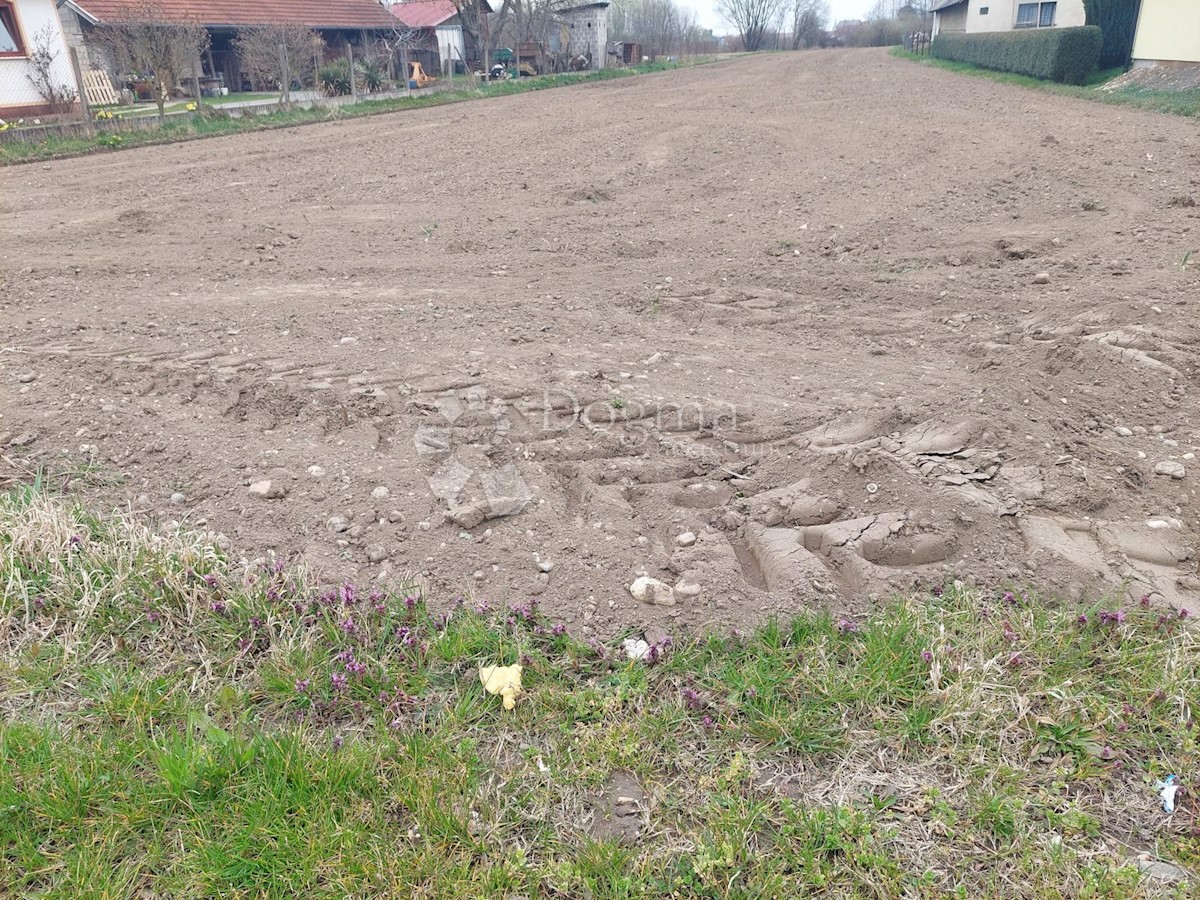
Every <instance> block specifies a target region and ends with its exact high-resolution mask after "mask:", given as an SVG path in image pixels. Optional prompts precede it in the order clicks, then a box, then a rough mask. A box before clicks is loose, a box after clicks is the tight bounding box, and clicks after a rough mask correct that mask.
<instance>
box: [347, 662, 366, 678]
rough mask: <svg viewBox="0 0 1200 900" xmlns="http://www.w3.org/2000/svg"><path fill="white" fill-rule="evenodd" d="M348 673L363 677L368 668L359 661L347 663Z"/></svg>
mask: <svg viewBox="0 0 1200 900" xmlns="http://www.w3.org/2000/svg"><path fill="white" fill-rule="evenodd" d="M346 671H347V672H349V673H350V674H351V675H363V674H365V673H366V671H367V667H366V665H365V664H363V663H360V662H359V661H358V660H356V659H355V660H351V661H350V662H348V663H346Z"/></svg>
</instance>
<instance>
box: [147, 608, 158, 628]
mask: <svg viewBox="0 0 1200 900" xmlns="http://www.w3.org/2000/svg"><path fill="white" fill-rule="evenodd" d="M161 618H162V614H161V613H160V612H159V611H158V610H156V609H148V610H146V621H147V622H149V623H150V624H151V625H153V624H154V623H156V622H157V621H158V620H159V619H161Z"/></svg>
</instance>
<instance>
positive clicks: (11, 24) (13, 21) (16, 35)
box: [0, 0, 25, 56]
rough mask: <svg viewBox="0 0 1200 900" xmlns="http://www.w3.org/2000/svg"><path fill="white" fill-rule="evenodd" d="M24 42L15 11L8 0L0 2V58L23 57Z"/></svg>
mask: <svg viewBox="0 0 1200 900" xmlns="http://www.w3.org/2000/svg"><path fill="white" fill-rule="evenodd" d="M24 55H25V42H24V41H22V40H21V28H20V26H19V25H17V10H16V7H14V6H13V4H12V3H11V2H9V0H0V56H24Z"/></svg>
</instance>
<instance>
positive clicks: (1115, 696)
mask: <svg viewBox="0 0 1200 900" xmlns="http://www.w3.org/2000/svg"><path fill="white" fill-rule="evenodd" d="M442 599H446V598H442ZM1197 650H1198V645H1197V640H1196V632H1195V631H1194V630H1193V629H1192V627H1191V623H1190V622H1187V621H1184V620H1183V619H1182V618H1181V617H1180V616H1178V615H1177V614H1174V613H1170V612H1165V613H1164V612H1161V611H1159V610H1154V609H1150V608H1148V607H1142V606H1135V607H1134V608H1130V609H1124V610H1118V609H1116V608H1113V607H1110V606H1106V605H1104V604H1099V605H1095V606H1087V607H1078V608H1075V607H1072V608H1064V607H1058V606H1046V605H1044V604H1043V603H1041V602H1039V599H1038V598H1036V597H1033V596H1026V595H1025V594H1021V593H1018V592H1008V591H1004V590H1000V589H998V590H995V591H981V590H973V589H966V588H963V587H954V586H951V587H948V588H947V589H946V590H945V591H935V592H934V593H933V594H928V595H919V596H912V597H908V598H897V599H895V600H893V601H892V602H890V603H889V604H887V605H886V606H885V607H884V608H882V609H880V610H878V611H877V612H876V613H875V614H873V615H871V616H870V617H868V618H866V619H863V620H861V621H849V620H845V619H842V620H837V619H833V618H830V617H829V616H825V615H821V614H816V613H812V614H804V615H800V616H798V617H797V618H796V619H795V620H793V621H790V622H787V623H783V622H772V623H768V624H766V625H764V626H763V627H762V628H760V629H758V630H756V631H754V632H753V633H747V634H742V633H733V634H706V635H694V636H687V637H685V636H678V637H677V639H676V642H675V643H674V644H668V643H666V642H663V643H662V644H661V645H659V646H658V647H657V648H656V654H655V659H654V662H653V663H652V664H649V665H647V664H646V663H644V662H633V661H630V660H629V659H627V658H626V656H625V655H624V654H623V652H622V651H621V650H620V648H619V642H616V641H614V642H612V643H608V644H605V643H599V642H595V641H592V642H589V643H583V642H581V641H579V640H577V639H576V638H574V637H573V636H571V635H569V634H568V633H566V631H565V630H564V629H563V628H561V627H559V626H555V625H554V624H553V623H551V622H549V621H547V620H546V619H545V618H544V617H543V616H542V615H541V614H540V613H539V612H538V611H537V609H536V608H535V607H534V606H533V604H532V603H526V604H521V605H518V606H515V607H510V608H503V607H501V608H496V609H490V608H489V607H488V605H487V604H486V603H485V602H483V601H479V600H472V601H471V602H469V603H466V602H463V601H462V600H455V601H453V602H448V603H445V604H444V605H442V606H440V607H438V608H434V604H433V602H432V599H430V602H429V604H428V605H427V598H423V597H421V596H419V595H418V594H416V593H415V592H412V591H407V590H404V589H400V590H395V591H388V592H383V591H370V590H368V589H366V588H362V589H360V588H357V587H355V586H353V585H349V584H345V585H340V586H337V587H334V588H326V589H324V590H321V589H317V588H314V587H313V586H311V585H310V584H309V582H308V580H307V579H306V578H305V577H304V574H303V573H302V572H295V571H289V570H288V569H287V568H285V567H284V566H283V565H282V564H280V563H278V562H276V561H273V560H265V561H260V562H258V563H256V564H252V565H250V566H249V567H241V566H238V565H235V564H233V563H232V562H231V561H230V560H229V559H228V558H227V557H226V556H225V555H224V554H223V553H222V552H221V551H220V550H218V549H217V548H216V547H214V546H213V545H212V544H211V543H210V541H209V539H208V537H207V536H205V535H203V534H195V533H189V532H184V531H180V530H178V529H174V528H163V529H151V528H149V527H147V526H146V525H144V524H142V523H139V522H137V521H133V520H130V519H127V518H123V517H121V516H96V515H93V514H91V513H90V512H88V511H87V510H85V509H83V508H80V507H77V506H71V505H68V504H66V503H65V502H62V501H60V500H58V499H56V498H54V497H51V496H48V495H47V494H45V493H44V492H42V491H40V490H37V489H36V488H31V489H23V490H19V491H16V492H11V493H8V494H5V495H0V709H2V711H3V714H2V717H0V723H2V724H0V759H3V765H0V870H2V871H3V872H4V873H5V875H4V883H5V890H4V894H5V895H6V896H38V897H81V896H94V897H135V896H137V897H142V896H159V897H211V896H229V897H247V896H264V897H265V896H272V897H299V896H302V897H348V896H371V897H377V896H395V897H430V898H439V900H441V898H468V897H470V898H476V897H511V896H523V897H571V898H574V897H592V898H633V897H655V898H657V897H667V896H670V897H713V898H717V897H762V898H776V897H795V896H809V895H811V894H814V893H817V892H820V893H821V894H822V895H827V896H835V897H837V896H845V897H849V896H870V897H896V896H914V897H933V896H946V895H949V896H961V897H976V896H989V897H997V896H1009V897H1035V896H1036V897H1067V896H1070V897H1135V896H1147V895H1155V896H1191V895H1192V894H1191V891H1192V889H1193V887H1194V884H1195V882H1194V881H1191V882H1189V881H1187V880H1186V879H1190V878H1192V875H1191V874H1190V872H1189V869H1190V868H1191V867H1193V866H1195V865H1196V864H1197V863H1198V862H1200V839H1198V837H1197V830H1196V809H1197V807H1196V805H1195V803H1194V802H1193V801H1192V798H1191V794H1190V792H1189V791H1187V790H1185V792H1184V793H1182V794H1181V799H1180V804H1179V808H1178V809H1177V811H1176V812H1175V813H1174V815H1171V816H1168V815H1166V814H1165V813H1164V812H1163V811H1162V809H1161V808H1160V801H1159V799H1158V797H1157V796H1156V793H1155V790H1154V788H1153V786H1152V783H1153V782H1154V780H1156V779H1158V778H1161V777H1162V776H1164V775H1165V774H1167V773H1169V772H1174V773H1178V774H1179V775H1180V776H1181V778H1182V780H1183V782H1184V784H1185V785H1186V786H1188V787H1190V784H1191V783H1192V782H1191V776H1192V774H1193V773H1194V772H1195V771H1196V765H1197V762H1198V761H1200V759H1198V757H1200V749H1198V744H1197V734H1198V733H1197V728H1196V722H1195V719H1194V715H1193V711H1194V708H1195V704H1196V702H1197V699H1198V681H1197V673H1196V662H1197ZM516 661H520V662H521V663H522V664H523V665H524V666H525V690H526V692H525V694H524V695H523V696H521V697H520V698H519V700H518V702H517V705H516V708H515V709H514V710H513V711H512V712H506V711H504V710H503V709H502V707H501V704H500V702H499V701H498V699H497V698H495V697H491V696H488V695H487V694H485V693H484V691H483V690H482V689H481V687H480V684H479V680H478V677H477V669H478V666H479V665H480V664H481V663H489V662H502V663H505V664H508V663H511V662H516ZM1139 855H1141V856H1142V857H1143V861H1142V862H1141V863H1140V864H1139V862H1138V860H1137V857H1138V856H1139ZM1148 860H1156V861H1157V860H1167V861H1171V862H1170V863H1169V864H1163V863H1161V862H1159V863H1158V866H1159V869H1158V872H1159V873H1160V874H1162V875H1164V877H1163V878H1161V879H1160V878H1155V877H1152V876H1151V875H1150V874H1147V873H1145V872H1142V871H1140V868H1146V867H1147V866H1148V865H1149V862H1148ZM1172 878H1181V879H1185V880H1184V881H1182V882H1178V883H1173V882H1172V881H1171V879H1172Z"/></svg>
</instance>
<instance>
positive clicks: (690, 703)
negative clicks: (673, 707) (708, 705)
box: [683, 687, 704, 709]
mask: <svg viewBox="0 0 1200 900" xmlns="http://www.w3.org/2000/svg"><path fill="white" fill-rule="evenodd" d="M683 703H684V705H685V706H686V707H687V708H688V709H703V707H704V701H702V700H701V699H700V692H699V691H697V690H696V689H695V688H690V687H688V688H684V689H683Z"/></svg>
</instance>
